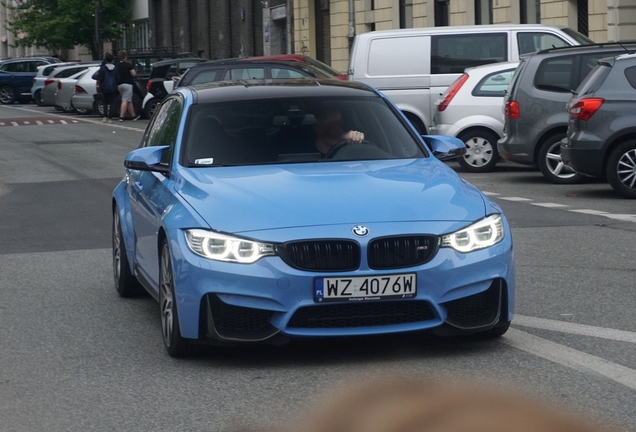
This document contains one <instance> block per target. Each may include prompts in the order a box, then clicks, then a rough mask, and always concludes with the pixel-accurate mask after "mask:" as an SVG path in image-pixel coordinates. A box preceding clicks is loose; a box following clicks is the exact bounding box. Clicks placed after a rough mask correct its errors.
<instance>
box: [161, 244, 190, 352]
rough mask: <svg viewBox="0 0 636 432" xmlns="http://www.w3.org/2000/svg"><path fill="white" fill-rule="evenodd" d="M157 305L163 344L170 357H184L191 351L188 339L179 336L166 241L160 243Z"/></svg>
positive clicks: (177, 313)
mask: <svg viewBox="0 0 636 432" xmlns="http://www.w3.org/2000/svg"><path fill="white" fill-rule="evenodd" d="M159 307H160V311H161V335H162V338H163V344H164V345H165V347H166V350H167V351H168V354H170V356H172V357H184V356H187V355H188V354H190V353H191V348H192V346H191V345H190V343H189V341H188V339H186V338H184V337H182V336H181V328H180V327H179V312H178V311H177V302H176V296H175V292H174V278H173V273H172V259H171V258H170V249H169V248H168V243H167V242H166V241H165V240H164V241H163V243H162V244H161V257H160V265H159Z"/></svg>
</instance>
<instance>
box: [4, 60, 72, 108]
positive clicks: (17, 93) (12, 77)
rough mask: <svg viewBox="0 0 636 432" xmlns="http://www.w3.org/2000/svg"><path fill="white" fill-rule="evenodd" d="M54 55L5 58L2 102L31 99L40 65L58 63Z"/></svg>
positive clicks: (9, 102)
mask: <svg viewBox="0 0 636 432" xmlns="http://www.w3.org/2000/svg"><path fill="white" fill-rule="evenodd" d="M59 61H60V60H59V59H56V58H54V57H32V58H19V59H12V60H5V61H3V62H1V63H0V103H2V104H3V105H10V104H12V103H14V102H15V101H21V102H28V101H29V100H31V86H32V85H33V78H35V75H36V74H37V71H38V69H37V68H38V66H43V65H47V64H51V63H58V62H59Z"/></svg>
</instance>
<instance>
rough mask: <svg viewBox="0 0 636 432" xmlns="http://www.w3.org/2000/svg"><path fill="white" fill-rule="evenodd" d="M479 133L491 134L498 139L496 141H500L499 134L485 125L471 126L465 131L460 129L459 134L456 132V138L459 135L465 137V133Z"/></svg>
mask: <svg viewBox="0 0 636 432" xmlns="http://www.w3.org/2000/svg"><path fill="white" fill-rule="evenodd" d="M479 131H484V132H488V133H491V134H493V135H496V136H497V137H498V139H501V134H500V133H498V132H497V131H496V130H494V129H493V128H491V127H488V126H486V125H472V126H469V127H467V128H466V129H462V130H460V131H459V132H457V136H458V137H459V136H460V135H465V134H467V133H471V132H479Z"/></svg>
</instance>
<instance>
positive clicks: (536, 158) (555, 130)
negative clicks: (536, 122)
mask: <svg viewBox="0 0 636 432" xmlns="http://www.w3.org/2000/svg"><path fill="white" fill-rule="evenodd" d="M567 132H568V127H567V125H564V126H557V127H554V128H552V129H550V130H548V131H545V132H544V133H543V134H542V135H541V136H540V137H539V139H538V140H537V142H536V143H535V146H534V154H533V155H532V160H533V162H534V163H535V164H537V163H538V162H539V152H540V151H541V146H542V145H543V143H544V142H546V141H547V140H549V139H550V138H552V137H553V136H554V135H559V134H567Z"/></svg>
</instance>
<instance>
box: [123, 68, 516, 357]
mask: <svg viewBox="0 0 636 432" xmlns="http://www.w3.org/2000/svg"><path fill="white" fill-rule="evenodd" d="M464 151H465V148H464V144H463V143H462V142H461V141H459V140H457V139H455V138H449V137H441V136H426V135H425V136H420V135H418V134H417V132H416V130H415V129H414V128H413V127H412V126H411V124H410V123H409V122H408V120H406V118H405V117H404V116H403V115H402V114H401V113H400V111H399V110H397V109H396V108H395V106H394V105H393V104H392V103H391V102H390V101H389V100H388V99H386V98H385V97H384V96H383V95H382V94H380V93H379V92H377V91H375V90H374V89H372V88H369V87H367V86H365V85H363V84H357V83H352V82H342V81H335V80H326V81H321V80H310V79H290V80H254V81H222V82H215V83H210V84H204V85H200V86H193V87H182V88H179V89H178V90H176V91H175V92H173V93H171V94H170V95H169V96H168V97H167V98H166V99H165V100H164V102H163V103H162V105H161V106H160V107H159V108H158V110H157V113H156V115H155V116H154V117H153V119H152V121H151V122H150V124H149V125H148V127H147V129H146V131H145V133H144V135H143V138H142V140H141V144H140V146H139V148H138V149H136V150H134V151H132V152H130V154H129V155H128V156H127V157H126V159H125V162H124V165H125V168H126V169H125V174H124V177H123V179H122V181H121V182H120V183H119V185H118V186H117V187H116V189H115V191H114V194H113V201H112V212H113V267H114V277H115V286H116V289H117V291H118V293H119V294H120V295H121V296H122V297H131V296H135V295H138V294H139V293H140V292H142V290H145V291H147V292H148V293H150V294H151V295H152V296H153V297H154V298H155V299H156V300H157V301H158V302H159V305H160V308H159V309H160V313H161V330H162V334H163V341H164V344H165V347H166V349H167V351H168V353H169V354H170V355H172V356H174V357H179V356H184V355H187V354H188V353H189V352H190V350H191V346H192V345H193V344H194V343H197V344H201V343H209V344H240V343H257V342H260V343H272V344H280V343H283V342H285V341H287V340H289V339H292V338H311V337H338V336H340V337H342V336H356V335H375V334H387V333H397V332H412V331H426V330H432V331H435V332H437V333H439V334H444V335H448V334H450V335H454V334H475V335H478V336H480V337H484V336H486V337H497V336H501V335H502V334H504V333H505V332H506V330H507V329H508V327H509V325H510V321H511V319H512V314H513V305H514V297H515V296H514V286H515V284H514V274H515V270H514V261H513V248H512V237H511V233H510V227H509V225H508V222H507V220H506V218H505V216H504V214H503V212H502V210H501V208H499V206H498V205H497V204H496V203H494V202H493V201H491V200H490V199H488V198H487V197H486V196H484V195H483V194H482V193H481V192H480V191H479V190H478V189H476V188H475V187H474V186H472V185H470V184H469V183H467V182H466V181H464V180H462V179H461V178H460V177H459V176H458V175H457V174H456V173H455V172H454V171H453V170H452V169H451V168H449V167H448V166H447V165H446V164H445V163H443V162H441V161H442V160H445V159H448V158H453V157H458V156H460V155H462V154H463V152H464Z"/></svg>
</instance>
